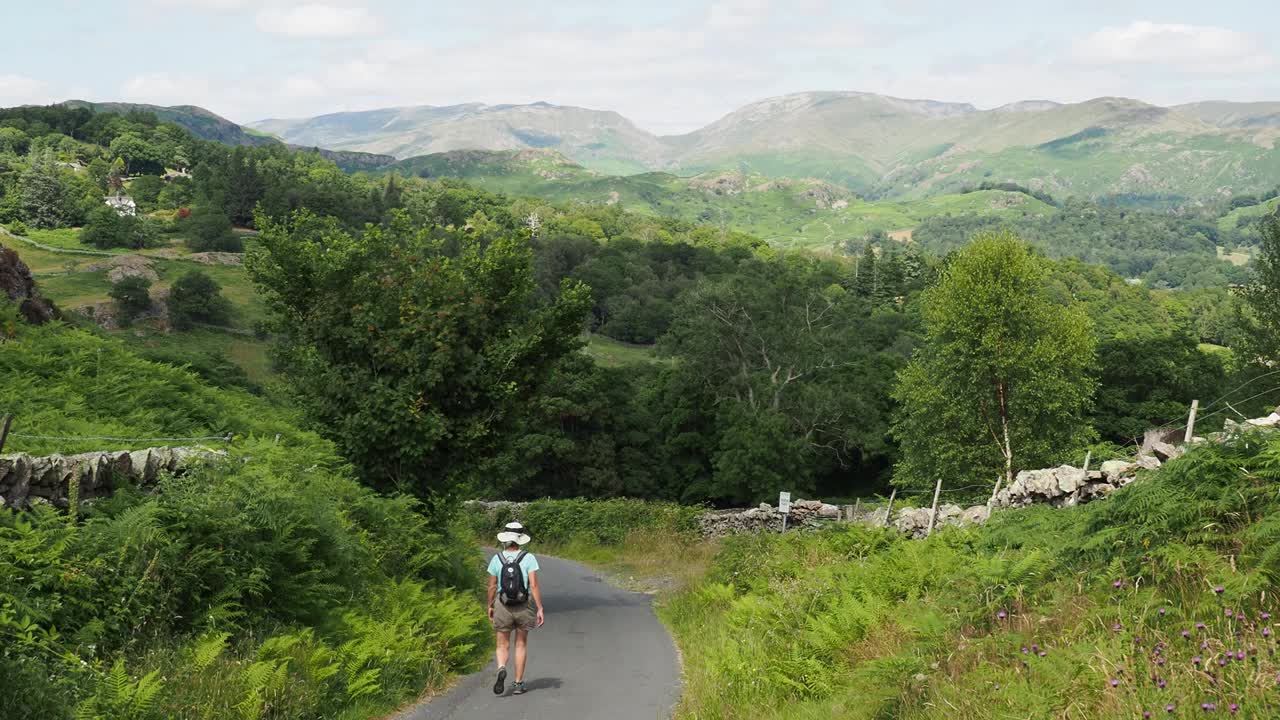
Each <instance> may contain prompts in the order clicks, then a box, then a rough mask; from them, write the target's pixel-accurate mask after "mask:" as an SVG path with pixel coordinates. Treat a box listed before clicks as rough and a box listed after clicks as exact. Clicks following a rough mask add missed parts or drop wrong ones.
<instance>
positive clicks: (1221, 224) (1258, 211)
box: [1218, 197, 1280, 232]
mask: <svg viewBox="0 0 1280 720" xmlns="http://www.w3.org/2000/svg"><path fill="white" fill-rule="evenodd" d="M1277 210H1280V197H1275V198H1271V199H1270V200H1268V201H1266V202H1263V203H1258V204H1257V205H1247V206H1245V207H1242V208H1236V209H1235V210H1232V211H1231V212H1229V213H1227V214H1226V215H1223V216H1222V217H1221V218H1219V219H1218V229H1219V230H1221V231H1222V232H1229V231H1231V230H1234V229H1236V227H1238V226H1239V225H1240V221H1241V220H1242V219H1243V218H1253V217H1261V216H1263V215H1271V214H1273V213H1275V212H1276V211H1277Z"/></svg>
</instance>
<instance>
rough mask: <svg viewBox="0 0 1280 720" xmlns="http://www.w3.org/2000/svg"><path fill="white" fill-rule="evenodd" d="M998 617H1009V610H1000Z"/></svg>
mask: <svg viewBox="0 0 1280 720" xmlns="http://www.w3.org/2000/svg"><path fill="white" fill-rule="evenodd" d="M996 617H998V618H1000V619H1001V620H1003V619H1005V618H1007V617H1009V613H1007V612H1005V611H1003V610H1001V611H1000V612H998V613H996Z"/></svg>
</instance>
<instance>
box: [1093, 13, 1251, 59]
mask: <svg viewBox="0 0 1280 720" xmlns="http://www.w3.org/2000/svg"><path fill="white" fill-rule="evenodd" d="M1071 58H1072V59H1073V60H1075V61H1077V62H1080V63H1083V64H1090V65H1113V64H1115V65H1165V66H1171V67H1176V68H1179V69H1182V70H1188V71H1192V72H1246V71H1255V70H1261V69H1264V68H1266V67H1269V66H1270V65H1271V64H1272V63H1273V62H1274V58H1272V56H1271V54H1270V53H1269V52H1268V51H1267V48H1266V44H1265V41H1264V39H1263V38H1262V37H1261V36H1259V35H1256V34H1254V33H1248V32H1240V31H1238V30H1228V29H1226V28H1220V27H1212V26H1207V25H1181V24H1176V23H1154V22H1149V21H1145V20H1144V21H1138V22H1134V23H1130V24H1129V25H1125V26H1123V27H1105V28H1102V29H1101V30H1098V31H1097V32H1094V33H1093V34H1091V35H1089V36H1087V37H1085V38H1083V39H1081V40H1079V41H1078V42H1076V43H1075V45H1074V46H1073V47H1072V49H1071Z"/></svg>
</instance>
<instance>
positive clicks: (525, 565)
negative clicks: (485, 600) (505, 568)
mask: <svg viewBox="0 0 1280 720" xmlns="http://www.w3.org/2000/svg"><path fill="white" fill-rule="evenodd" d="M502 554H503V555H505V556H506V559H507V562H510V561H512V560H515V559H516V556H517V555H519V554H520V551H519V550H503V551H502ZM538 570H539V568H538V558H536V557H534V555H533V553H529V554H528V555H525V556H524V559H523V560H521V561H520V572H521V573H523V574H524V586H525V587H526V588H530V589H532V586H530V585H529V574H530V573H535V572H538ZM489 574H490V575H492V576H494V577H499V576H501V575H502V561H501V560H499V559H498V556H497V555H494V556H493V558H492V559H491V560H489Z"/></svg>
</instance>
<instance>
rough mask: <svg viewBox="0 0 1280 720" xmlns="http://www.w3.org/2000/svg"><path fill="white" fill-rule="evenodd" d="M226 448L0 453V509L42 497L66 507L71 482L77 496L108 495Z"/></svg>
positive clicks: (216, 455)
mask: <svg viewBox="0 0 1280 720" xmlns="http://www.w3.org/2000/svg"><path fill="white" fill-rule="evenodd" d="M225 454H226V453H223V452H218V451H214V450H208V449H204V448H189V447H178V448H148V449H146V450H132V451H131V450H118V451H113V452H91V453H82V454H79V455H47V456H43V457H32V456H31V455H27V454H25V453H19V454H17V455H4V456H0V508H3V507H13V508H25V507H29V506H30V505H33V504H38V503H40V502H50V503H53V504H54V505H57V506H58V507H68V506H69V504H70V502H69V500H68V494H69V493H70V490H71V486H72V484H73V481H75V480H78V482H79V487H78V496H79V498H80V499H81V500H90V499H93V498H97V497H103V496H106V495H110V494H111V493H112V492H113V491H114V490H115V489H116V487H118V486H119V484H120V483H122V482H126V481H127V482H129V483H132V484H134V485H139V486H144V487H145V486H149V485H153V484H154V483H155V482H156V480H157V479H159V478H160V476H162V475H164V474H166V473H173V474H177V473H181V472H183V471H184V470H185V469H187V468H189V467H191V466H192V465H193V464H195V463H198V462H204V461H207V460H211V459H215V458H219V457H223V456H225Z"/></svg>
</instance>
